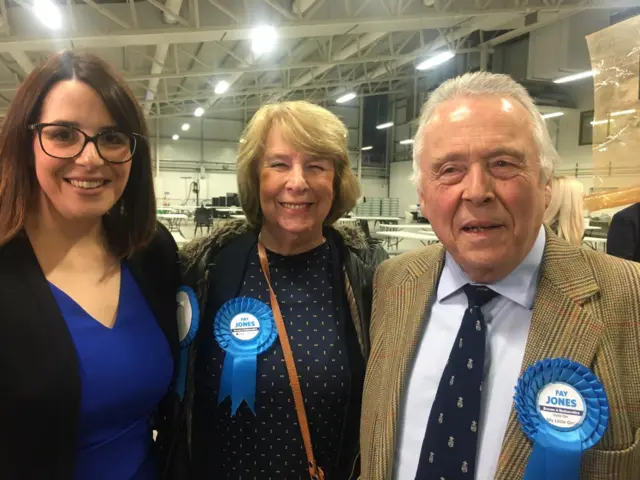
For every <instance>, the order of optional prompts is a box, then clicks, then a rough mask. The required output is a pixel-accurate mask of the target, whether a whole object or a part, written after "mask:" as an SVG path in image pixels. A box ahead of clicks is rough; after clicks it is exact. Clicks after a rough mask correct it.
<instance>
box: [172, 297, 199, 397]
mask: <svg viewBox="0 0 640 480" xmlns="http://www.w3.org/2000/svg"><path fill="white" fill-rule="evenodd" d="M176 299H177V301H178V338H179V339H180V354H179V358H178V368H177V369H176V370H177V377H176V382H175V389H176V392H178V396H179V397H180V400H182V399H183V398H184V392H185V389H186V385H187V363H188V361H189V345H191V344H192V343H193V340H194V339H195V338H196V334H197V333H198V326H199V324H200V308H199V307H198V297H197V296H196V293H195V292H194V291H193V289H192V288H191V287H188V286H186V285H183V286H181V287H180V288H179V289H178V294H177V295H176Z"/></svg>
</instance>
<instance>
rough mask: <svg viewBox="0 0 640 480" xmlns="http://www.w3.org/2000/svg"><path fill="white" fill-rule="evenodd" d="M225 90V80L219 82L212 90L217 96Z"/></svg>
mask: <svg viewBox="0 0 640 480" xmlns="http://www.w3.org/2000/svg"><path fill="white" fill-rule="evenodd" d="M227 90H229V82H227V81H225V80H220V81H219V82H218V83H217V84H216V86H215V88H214V89H213V91H214V92H215V93H216V94H217V95H222V94H223V93H224V92H226V91H227Z"/></svg>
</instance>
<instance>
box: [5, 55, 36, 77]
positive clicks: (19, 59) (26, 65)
mask: <svg viewBox="0 0 640 480" xmlns="http://www.w3.org/2000/svg"><path fill="white" fill-rule="evenodd" d="M11 56H12V57H13V59H14V60H15V61H16V63H17V64H18V65H20V68H21V69H22V70H24V73H26V74H29V73H31V70H33V69H34V68H36V67H35V65H34V64H33V62H32V61H31V59H30V58H29V57H28V56H27V54H26V53H24V52H23V51H22V50H14V51H12V52H11Z"/></svg>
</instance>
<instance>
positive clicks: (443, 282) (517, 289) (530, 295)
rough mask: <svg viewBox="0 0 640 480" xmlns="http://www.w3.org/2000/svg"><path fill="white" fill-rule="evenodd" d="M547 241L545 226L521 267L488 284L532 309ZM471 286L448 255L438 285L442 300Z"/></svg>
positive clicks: (463, 273)
mask: <svg viewBox="0 0 640 480" xmlns="http://www.w3.org/2000/svg"><path fill="white" fill-rule="evenodd" d="M545 241H546V233H545V230H544V227H543V226H541V227H540V231H539V232H538V237H537V238H536V241H535V243H534V244H533V247H532V248H531V250H530V251H529V253H528V254H527V256H526V257H525V258H524V260H523V261H522V262H521V263H520V265H518V267H517V268H516V269H515V270H514V271H513V272H511V273H510V274H509V275H507V276H506V277H505V278H503V279H502V280H499V281H497V282H496V283H491V284H487V286H488V287H491V289H492V290H494V291H495V292H497V293H498V294H499V295H502V296H503V297H507V298H508V299H509V300H511V301H513V302H515V303H518V304H519V305H522V306H523V307H525V308H527V309H529V310H531V309H532V308H533V301H534V299H535V295H536V288H537V280H538V272H539V271H540V264H541V263H542V255H543V254H544V244H545ZM467 283H473V282H471V280H470V279H469V277H468V275H467V274H466V273H465V272H464V271H463V270H462V268H460V266H459V265H458V264H457V263H456V262H455V260H454V259H453V257H452V256H451V255H450V254H449V252H447V253H446V255H445V261H444V268H443V269H442V275H441V276H440V282H439V283H438V291H437V299H438V301H442V300H445V299H446V298H447V297H449V296H451V295H453V294H454V293H456V292H457V291H458V290H460V289H461V288H462V287H463V286H464V285H466V284H467Z"/></svg>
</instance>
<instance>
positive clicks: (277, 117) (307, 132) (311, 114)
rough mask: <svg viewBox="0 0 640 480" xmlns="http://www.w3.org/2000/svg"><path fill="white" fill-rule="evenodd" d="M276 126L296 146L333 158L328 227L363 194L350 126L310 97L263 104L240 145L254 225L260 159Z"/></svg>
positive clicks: (241, 184) (244, 199)
mask: <svg viewBox="0 0 640 480" xmlns="http://www.w3.org/2000/svg"><path fill="white" fill-rule="evenodd" d="M272 128H278V130H279V132H280V134H281V135H282V138H283V139H284V140H285V141H286V142H287V143H289V145H291V147H293V148H294V149H296V150H298V151H299V152H301V153H305V154H307V155H312V156H314V157H322V158H326V159H330V160H332V161H333V165H334V169H335V176H334V180H333V188H334V193H333V204H332V205H331V210H330V211H329V215H327V218H326V219H325V221H324V223H325V225H331V224H333V223H334V222H335V221H336V220H338V219H339V218H340V217H342V216H343V215H344V214H345V213H347V212H349V211H351V209H352V208H353V207H354V206H355V204H356V202H357V201H358V197H359V196H360V183H359V182H358V179H357V177H356V176H355V174H354V173H353V170H352V169H351V164H350V162H349V151H348V147H347V134H348V131H347V128H346V127H345V126H344V124H343V123H342V121H341V120H340V119H339V118H338V117H337V116H336V115H335V114H333V113H331V112H330V111H329V110H327V109H325V108H322V107H320V106H318V105H314V104H313V103H310V102H307V101H302V100H300V101H290V102H281V103H276V104H270V105H264V106H262V107H261V108H260V109H259V110H258V111H257V112H256V113H255V115H254V116H253V118H251V120H250V121H249V123H248V124H247V126H246V128H245V130H244V132H243V133H242V137H241V139H240V146H239V147H238V161H237V176H238V196H239V198H240V204H241V205H242V209H243V210H244V213H245V216H246V217H247V221H248V222H249V224H250V225H251V226H252V227H255V228H258V227H260V225H261V224H262V211H261V208H260V169H259V165H260V162H259V160H261V159H262V157H263V156H264V153H265V149H266V143H267V137H268V136H269V132H270V131H271V129H272Z"/></svg>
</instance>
